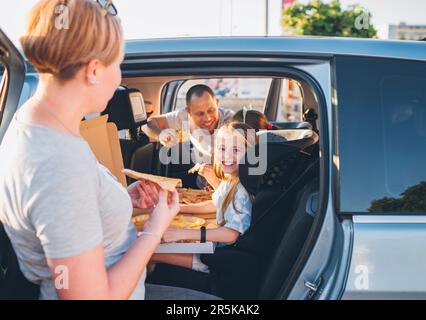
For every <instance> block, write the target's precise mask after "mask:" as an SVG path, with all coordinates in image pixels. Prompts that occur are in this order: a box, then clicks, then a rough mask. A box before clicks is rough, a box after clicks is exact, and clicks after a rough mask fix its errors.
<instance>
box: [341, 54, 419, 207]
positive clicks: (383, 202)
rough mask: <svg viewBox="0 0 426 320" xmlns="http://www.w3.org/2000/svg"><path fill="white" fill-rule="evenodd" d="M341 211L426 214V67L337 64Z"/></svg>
mask: <svg viewBox="0 0 426 320" xmlns="http://www.w3.org/2000/svg"><path fill="white" fill-rule="evenodd" d="M336 79H337V101H338V121H339V124H338V130H339V137H338V148H339V159H340V161H339V169H340V170H339V171H340V209H341V211H343V212H396V213H398V212H426V170H425V163H426V63H423V62H414V61H398V60H385V59H372V58H348V57H340V58H338V59H337V60H336Z"/></svg>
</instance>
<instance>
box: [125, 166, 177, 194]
mask: <svg viewBox="0 0 426 320" xmlns="http://www.w3.org/2000/svg"><path fill="white" fill-rule="evenodd" d="M122 172H123V173H124V174H125V175H126V176H129V177H130V178H133V179H136V180H139V179H145V180H149V181H152V182H155V183H157V184H158V185H159V186H160V187H161V188H163V189H164V190H167V191H171V192H173V191H174V190H175V189H176V187H182V180H181V179H176V178H168V177H162V176H155V175H153V174H148V173H141V172H137V171H133V170H130V169H123V170H122Z"/></svg>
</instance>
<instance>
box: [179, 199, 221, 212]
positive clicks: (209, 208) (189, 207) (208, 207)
mask: <svg viewBox="0 0 426 320" xmlns="http://www.w3.org/2000/svg"><path fill="white" fill-rule="evenodd" d="M215 211H216V206H215V205H214V204H213V201H212V200H207V201H202V202H199V203H194V204H181V205H180V211H179V212H181V213H194V214H197V213H211V212H215Z"/></svg>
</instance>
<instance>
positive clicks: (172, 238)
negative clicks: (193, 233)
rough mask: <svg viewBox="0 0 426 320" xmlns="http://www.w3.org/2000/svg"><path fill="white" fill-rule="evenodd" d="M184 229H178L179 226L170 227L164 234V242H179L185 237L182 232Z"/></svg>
mask: <svg viewBox="0 0 426 320" xmlns="http://www.w3.org/2000/svg"><path fill="white" fill-rule="evenodd" d="M183 232H184V230H182V229H177V228H168V229H167V230H166V232H164V234H163V241H164V242H177V241H180V240H184V239H183V235H182V233H183Z"/></svg>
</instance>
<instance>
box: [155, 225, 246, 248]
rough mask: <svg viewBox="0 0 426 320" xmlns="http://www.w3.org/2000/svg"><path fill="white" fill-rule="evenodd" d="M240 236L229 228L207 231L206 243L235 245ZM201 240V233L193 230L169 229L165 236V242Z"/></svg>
mask: <svg viewBox="0 0 426 320" xmlns="http://www.w3.org/2000/svg"><path fill="white" fill-rule="evenodd" d="M239 235H240V233H239V232H238V231H236V230H234V229H230V228H227V227H219V228H215V229H207V230H206V241H212V242H223V243H227V244H233V243H235V241H237V239H238V237H239ZM200 238H201V231H200V230H192V229H176V228H168V229H167V230H166V232H165V233H164V235H163V240H164V241H165V242H176V241H181V240H196V241H199V240H200Z"/></svg>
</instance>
